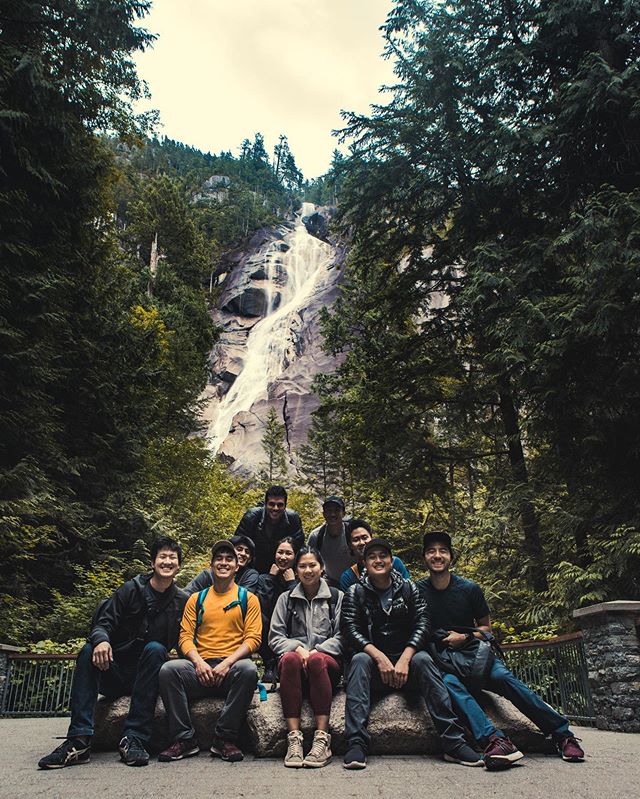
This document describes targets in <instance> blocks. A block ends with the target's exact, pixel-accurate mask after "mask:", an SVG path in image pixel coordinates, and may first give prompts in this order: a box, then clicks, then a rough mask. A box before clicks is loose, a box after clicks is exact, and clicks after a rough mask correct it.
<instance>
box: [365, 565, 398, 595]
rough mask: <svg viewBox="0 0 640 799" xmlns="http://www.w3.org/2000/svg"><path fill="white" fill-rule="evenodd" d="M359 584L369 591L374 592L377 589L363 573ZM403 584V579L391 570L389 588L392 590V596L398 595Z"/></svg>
mask: <svg viewBox="0 0 640 799" xmlns="http://www.w3.org/2000/svg"><path fill="white" fill-rule="evenodd" d="M360 582H361V583H362V585H363V586H364V587H365V588H366V589H367V590H369V591H376V590H377V589H376V588H375V587H374V586H373V585H372V583H371V580H370V579H369V575H368V574H367V572H366V571H365V572H364V573H363V575H362V577H361V578H360ZM403 583H404V577H403V576H402V575H401V574H400V573H399V572H397V571H396V570H395V569H391V587H392V589H393V593H394V595H395V594H397V593H398V591H400V590H401V589H402V584H403Z"/></svg>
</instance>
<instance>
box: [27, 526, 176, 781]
mask: <svg viewBox="0 0 640 799" xmlns="http://www.w3.org/2000/svg"><path fill="white" fill-rule="evenodd" d="M181 562H182V549H181V548H180V545H179V544H178V543H177V542H176V541H174V540H173V539H171V538H159V539H158V540H157V541H155V542H154V544H153V545H152V546H151V568H152V569H153V571H152V573H151V574H139V575H138V576H137V577H134V578H133V580H127V582H126V583H124V584H123V585H121V586H120V587H119V588H118V589H117V590H116V591H115V593H114V594H113V595H112V596H111V597H110V598H109V599H107V600H105V601H104V602H103V603H102V604H101V605H100V606H99V607H98V610H97V611H96V613H95V615H94V618H93V621H92V624H91V632H90V633H89V638H88V641H87V643H86V644H85V645H84V647H83V648H82V649H81V650H80V653H79V655H78V659H77V661H76V671H75V674H74V678H73V687H72V691H71V722H70V724H69V731H68V732H67V738H66V740H65V741H64V742H63V743H62V744H60V746H58V747H57V749H55V750H54V751H53V752H52V753H51V754H50V755H47V756H46V757H43V758H42V759H41V760H40V761H39V763H38V765H39V767H40V768H43V769H57V768H64V767H65V766H70V765H74V764H79V763H88V762H89V758H90V756H91V736H92V735H93V718H94V712H95V707H96V700H97V698H98V692H99V693H101V694H104V695H105V696H107V697H109V698H110V699H115V698H117V697H119V696H128V695H130V696H131V703H130V705H129V713H128V715H127V718H126V720H125V724H124V735H123V738H122V740H121V741H120V744H119V746H118V749H119V750H120V755H121V757H122V760H123V761H124V762H125V763H126V764H127V765H128V766H146V765H147V763H148V762H149V754H148V752H147V750H146V747H147V746H148V742H149V741H150V739H151V726H152V724H153V717H154V714H155V709H156V700H157V698H158V673H159V672H160V668H161V666H162V665H163V663H164V662H165V661H166V660H167V654H168V652H169V651H170V650H171V649H174V648H175V647H176V646H177V643H178V634H179V632H180V620H181V618H182V611H183V610H184V606H185V603H186V601H187V597H188V595H187V594H186V593H185V592H184V591H183V590H182V589H180V588H178V587H177V586H176V584H175V582H174V577H175V576H176V574H177V573H178V570H179V568H180V564H181Z"/></svg>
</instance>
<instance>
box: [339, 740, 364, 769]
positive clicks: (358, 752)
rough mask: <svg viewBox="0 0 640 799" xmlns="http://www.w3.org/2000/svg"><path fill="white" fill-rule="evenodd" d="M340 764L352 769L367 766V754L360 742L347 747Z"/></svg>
mask: <svg viewBox="0 0 640 799" xmlns="http://www.w3.org/2000/svg"><path fill="white" fill-rule="evenodd" d="M342 765H343V766H344V767H345V768H353V769H356V768H366V767H367V755H366V753H365V751H364V749H363V748H362V746H360V744H354V745H353V746H350V747H349V749H348V751H347V754H346V755H345V756H344V762H343V764H342Z"/></svg>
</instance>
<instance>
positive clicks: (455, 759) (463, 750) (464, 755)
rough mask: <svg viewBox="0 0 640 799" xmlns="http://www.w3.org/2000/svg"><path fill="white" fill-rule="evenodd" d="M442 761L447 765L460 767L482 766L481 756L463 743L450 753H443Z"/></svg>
mask: <svg viewBox="0 0 640 799" xmlns="http://www.w3.org/2000/svg"><path fill="white" fill-rule="evenodd" d="M444 759H445V760H446V761H447V763H459V764H460V765H461V766H484V760H483V759H482V755H481V754H479V753H478V752H476V750H475V749H472V748H471V747H470V746H469V744H466V743H464V742H461V743H459V744H458V746H457V747H456V748H455V749H452V750H451V751H450V752H445V753H444Z"/></svg>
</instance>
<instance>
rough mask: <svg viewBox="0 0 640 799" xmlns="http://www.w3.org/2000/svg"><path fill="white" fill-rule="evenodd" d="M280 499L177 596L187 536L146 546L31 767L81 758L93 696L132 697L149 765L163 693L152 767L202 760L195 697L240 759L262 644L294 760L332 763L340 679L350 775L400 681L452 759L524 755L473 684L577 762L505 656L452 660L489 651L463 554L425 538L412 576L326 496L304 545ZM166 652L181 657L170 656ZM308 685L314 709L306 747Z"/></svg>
mask: <svg viewBox="0 0 640 799" xmlns="http://www.w3.org/2000/svg"><path fill="white" fill-rule="evenodd" d="M286 506H287V492H286V490H285V489H284V488H283V487H281V486H271V487H270V488H269V489H268V490H267V492H266V495H265V502H264V505H263V506H259V507H256V508H252V509H250V510H249V511H247V512H246V513H245V514H244V516H243V518H242V520H241V522H240V524H239V525H238V528H237V530H236V534H235V535H234V536H233V537H232V538H231V539H230V540H223V541H218V542H216V543H215V544H214V545H213V547H212V550H211V563H210V567H209V568H208V569H205V570H203V571H202V572H201V573H200V574H198V575H197V576H196V577H195V578H194V579H193V580H192V581H191V582H190V583H189V584H188V585H187V587H186V589H180V588H178V587H177V585H176V583H175V577H176V575H177V573H178V571H179V570H180V567H181V563H182V550H181V547H180V545H179V544H178V543H177V542H176V541H174V540H173V539H170V538H159V539H158V540H157V541H156V542H155V543H154V544H153V546H152V548H151V573H150V574H144V575H139V576H138V577H136V578H134V579H133V580H129V581H127V582H126V583H124V584H123V585H122V586H120V588H118V589H117V591H116V592H115V593H114V594H113V595H112V596H111V597H110V598H109V599H108V600H106V601H105V602H103V603H102V604H101V605H100V606H99V607H98V609H97V611H96V614H95V616H94V619H93V621H92V625H91V632H90V635H89V638H88V641H87V643H86V644H85V646H84V647H83V648H82V650H81V651H80V653H79V655H78V659H77V665H76V671H75V676H74V682H73V689H72V696H71V721H70V724H69V729H68V732H67V737H66V739H65V740H64V741H63V743H62V744H61V745H60V746H58V747H57V748H56V749H55V750H54V751H53V752H52V753H51V754H50V755H48V756H46V757H43V758H42V759H41V760H40V761H39V764H38V765H39V766H40V768H43V769H54V768H63V767H65V766H68V765H73V764H79V763H86V762H88V761H89V758H90V754H91V737H92V735H93V731H94V729H93V725H94V712H95V706H96V701H97V697H98V694H99V693H101V694H103V695H105V696H107V697H109V698H116V697H119V696H123V695H130V696H131V702H130V706H129V712H128V715H127V718H126V720H125V724H124V729H123V736H122V739H121V740H120V743H119V751H120V756H121V759H122V760H123V762H124V763H126V764H127V765H131V766H142V765H146V764H147V763H148V762H149V753H148V749H149V744H150V740H151V732H152V724H153V719H154V713H155V707H156V700H157V697H158V694H160V696H161V697H162V701H163V704H164V708H165V712H166V715H167V719H168V725H169V733H170V737H171V741H172V743H171V744H170V746H168V747H167V748H166V749H164V750H163V751H161V752H160V753H159V755H158V759H159V760H160V761H163V762H172V761H174V760H181V759H183V758H186V757H191V756H193V755H196V754H198V753H199V751H200V746H199V743H198V740H197V737H196V731H195V728H194V726H193V722H192V718H191V710H190V702H191V701H192V700H194V699H197V698H200V697H204V696H220V697H223V698H224V703H223V708H222V711H221V713H220V715H219V717H218V719H217V721H216V724H215V728H214V739H213V744H212V746H211V754H212V755H213V756H214V757H219V758H221V759H222V760H227V761H239V760H242V759H243V753H242V751H241V750H240V749H239V748H238V737H239V733H240V728H241V726H242V723H243V721H244V720H245V717H246V714H247V711H248V709H249V705H250V704H251V701H252V698H253V694H254V692H255V690H256V687H257V685H258V672H257V668H256V663H255V661H254V659H253V658H252V656H253V655H254V654H256V653H259V654H260V655H261V657H262V661H263V663H264V669H265V673H264V675H263V680H264V681H265V682H267V681H269V682H273V683H274V684H276V683H277V684H278V685H279V691H280V698H281V703H282V710H283V715H284V719H285V723H286V728H287V751H286V755H285V759H284V765H285V766H286V767H288V768H300V767H307V768H319V767H322V766H325V765H326V764H327V763H329V761H330V760H331V757H332V753H331V734H330V732H329V717H330V712H331V704H332V699H333V693H334V689H335V687H336V685H337V684H338V682H339V681H340V679H341V677H342V676H344V680H345V693H346V704H345V740H346V754H345V756H344V767H345V768H347V769H362V768H365V767H366V764H367V753H368V750H369V733H368V731H367V725H368V718H369V711H370V707H371V702H372V700H374V699H375V698H376V697H379V696H381V695H382V694H384V693H387V692H390V691H397V690H408V691H412V692H414V693H415V694H419V695H421V696H422V697H423V698H424V701H425V704H426V707H427V710H428V712H429V715H430V716H431V718H432V720H433V723H434V726H435V729H436V731H437V733H438V735H439V737H440V741H441V746H442V751H443V756H444V759H445V760H447V761H450V762H454V763H460V764H462V765H466V766H485V767H486V768H488V769H500V768H506V767H509V766H511V765H512V764H513V763H515V762H517V761H518V760H520V759H521V758H522V757H523V754H522V752H520V751H519V750H518V749H517V747H516V746H515V745H514V744H513V742H512V741H511V740H510V739H509V738H508V737H507V736H506V735H505V733H504V732H503V731H502V730H500V729H497V728H496V727H495V726H494V725H493V723H492V722H491V720H490V719H489V718H488V716H487V715H486V714H485V712H484V710H483V709H482V707H481V706H480V704H478V701H477V699H476V696H475V695H474V694H475V692H476V691H477V689H480V688H487V689H489V690H491V691H493V692H495V693H498V694H501V695H503V696H505V697H506V698H507V699H509V700H510V701H511V702H513V704H514V705H516V707H517V708H518V709H519V710H520V711H521V712H522V713H524V715H526V716H527V717H528V718H530V719H531V720H532V721H533V723H534V724H536V725H537V726H538V728H539V729H540V730H541V731H542V732H543V733H544V734H545V735H547V736H550V737H551V739H552V740H553V741H554V743H555V745H556V747H557V750H558V753H559V754H560V756H561V757H562V759H563V760H565V761H568V762H581V761H583V760H584V752H583V750H582V748H581V746H580V743H579V741H578V739H577V738H576V737H575V736H574V734H573V733H572V731H571V730H570V728H569V724H568V721H567V719H566V718H564V717H563V716H561V715H560V714H559V713H557V712H556V711H555V710H553V709H552V708H551V707H550V706H549V705H547V704H546V703H545V702H544V701H543V700H542V699H541V698H540V697H539V696H537V695H536V694H535V693H534V692H533V691H532V690H531V689H529V688H528V687H527V686H526V685H525V684H524V683H522V682H521V681H520V680H518V679H517V678H516V677H515V676H514V675H513V674H512V673H511V672H510V671H509V670H508V669H507V668H506V666H505V665H504V663H503V662H502V660H500V659H499V658H497V657H495V656H494V655H493V654H491V653H490V652H488V651H486V652H484V654H483V655H482V658H484V661H483V662H484V666H483V671H482V673H481V675H480V676H479V675H478V674H476V673H471V672H469V673H467V671H465V670H464V668H461V667H460V663H458V664H457V665H456V662H457V661H456V658H458V656H459V655H460V653H462V656H461V661H460V662H461V663H462V664H463V665H464V664H465V663H466V662H467V661H468V660H469V658H468V657H466V656H467V655H468V654H469V653H471V660H472V661H473V659H474V658H476V659H477V655H478V651H477V650H479V649H480V648H481V646H482V647H483V648H484V649H486V646H485V645H486V639H487V638H489V637H490V636H489V634H490V631H491V618H490V612H489V607H488V605H487V602H486V599H485V596H484V593H483V591H482V589H481V588H480V587H479V586H478V585H477V584H476V583H473V582H471V581H470V580H466V579H464V578H463V577H460V576H459V575H457V574H454V573H453V572H452V571H451V567H452V566H453V564H454V563H455V557H456V554H455V552H454V549H453V545H452V541H451V538H450V536H449V535H448V534H447V533H445V532H429V533H426V534H425V535H424V538H423V557H424V562H425V565H426V567H427V570H428V572H429V576H428V577H426V578H424V579H422V580H420V581H418V582H417V583H416V582H413V581H412V580H411V579H410V578H409V573H408V571H407V569H406V566H405V565H404V563H402V561H401V560H400V559H399V558H397V557H394V555H393V551H392V548H391V545H390V544H389V542H388V541H387V540H385V539H384V538H381V537H375V536H374V535H373V532H372V529H371V527H370V525H369V524H368V523H367V522H366V521H365V520H363V519H347V518H345V506H344V502H343V501H342V499H341V498H340V497H335V496H332V497H328V498H327V499H326V500H325V502H324V504H323V515H324V519H325V522H324V524H322V525H321V526H320V527H318V528H316V529H315V530H313V531H312V532H311V534H310V535H309V539H308V541H307V544H306V545H305V542H304V533H303V529H302V524H301V521H300V517H299V515H298V514H297V513H295V512H294V511H291V510H289V509H288V508H287V507H286ZM174 648H176V649H177V651H178V654H179V657H178V658H173V659H171V658H170V657H169V653H170V652H171V650H172V649H174ZM484 649H483V651H484ZM482 658H481V659H482ZM305 694H306V695H308V698H309V703H310V705H311V708H312V711H313V714H314V717H315V733H314V737H313V742H312V745H311V748H310V749H309V751H308V752H307V753H306V754H305V752H304V748H303V736H302V732H301V712H302V703H303V697H304V696H305ZM479 750H481V751H479Z"/></svg>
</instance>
